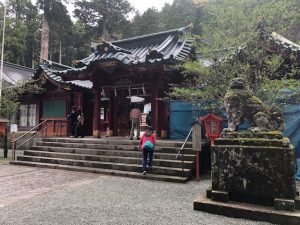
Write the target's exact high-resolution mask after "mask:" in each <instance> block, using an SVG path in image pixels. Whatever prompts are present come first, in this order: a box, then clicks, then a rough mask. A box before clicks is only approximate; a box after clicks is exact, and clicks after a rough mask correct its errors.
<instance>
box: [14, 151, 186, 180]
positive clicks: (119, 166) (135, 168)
mask: <svg viewBox="0 0 300 225" xmlns="http://www.w3.org/2000/svg"><path fill="white" fill-rule="evenodd" d="M17 160H18V161H29V162H39V163H51V164H61V165H70V166H81V167H92V168H102V169H113V170H122V171H131V172H141V171H142V168H141V165H138V164H124V163H111V162H97V161H87V160H71V159H60V158H47V157H36V156H26V155H24V156H18V157H17ZM151 173H153V174H163V175H171V176H181V175H182V169H181V168H171V167H161V166H153V167H152V172H151ZM183 176H185V177H190V176H191V169H184V170H183Z"/></svg>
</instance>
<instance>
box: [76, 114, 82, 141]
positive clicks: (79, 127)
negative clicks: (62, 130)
mask: <svg viewBox="0 0 300 225" xmlns="http://www.w3.org/2000/svg"><path fill="white" fill-rule="evenodd" d="M83 125H84V115H83V113H82V112H81V109H78V110H77V123H76V132H75V137H78V136H80V137H82V138H83Z"/></svg>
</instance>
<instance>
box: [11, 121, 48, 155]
mask: <svg viewBox="0 0 300 225" xmlns="http://www.w3.org/2000/svg"><path fill="white" fill-rule="evenodd" d="M48 121H49V120H44V121H43V122H41V123H39V124H38V125H36V126H35V127H33V128H31V129H30V130H29V131H27V132H26V133H25V134H23V135H21V136H20V137H18V138H16V139H15V140H12V141H11V143H12V160H13V161H15V160H16V149H18V148H19V147H21V146H22V145H24V144H25V143H26V142H28V141H30V140H31V139H32V138H34V137H36V136H37V135H38V134H40V133H41V132H43V131H44V130H45V129H46V128H48V127H49V126H51V125H49V126H46V128H43V129H42V130H40V131H38V132H37V133H36V134H35V135H33V136H31V137H29V138H28V139H27V140H25V141H24V142H23V143H22V144H20V145H18V146H16V143H17V141H18V140H20V139H21V138H23V137H25V136H26V135H27V134H29V133H30V132H31V131H33V130H35V129H37V128H39V127H40V126H41V125H43V124H44V123H46V124H47V122H48Z"/></svg>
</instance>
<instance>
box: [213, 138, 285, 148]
mask: <svg viewBox="0 0 300 225" xmlns="http://www.w3.org/2000/svg"><path fill="white" fill-rule="evenodd" d="M215 145H235V146H265V147H267V146H269V147H285V148H288V147H289V146H290V141H289V139H288V138H283V139H268V138H218V139H216V140H215Z"/></svg>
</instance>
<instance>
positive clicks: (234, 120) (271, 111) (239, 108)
mask: <svg viewBox="0 0 300 225" xmlns="http://www.w3.org/2000/svg"><path fill="white" fill-rule="evenodd" d="M224 104H225V108H226V112H227V119H228V128H226V129H225V131H236V130H237V129H238V125H239V124H241V123H243V121H244V118H246V119H247V120H248V121H249V123H250V125H251V128H250V130H252V131H270V130H279V131H283V129H284V120H283V118H282V113H281V111H280V109H279V108H277V107H276V106H275V105H273V106H271V107H270V108H269V107H268V106H267V105H266V104H264V103H263V102H262V101H261V100H260V99H259V98H257V97H256V96H254V95H253V93H252V92H251V91H250V90H249V89H248V88H247V85H246V82H245V80H244V79H242V78H235V79H233V80H231V81H230V86H229V89H228V91H227V93H226V95H225V99H224Z"/></svg>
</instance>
